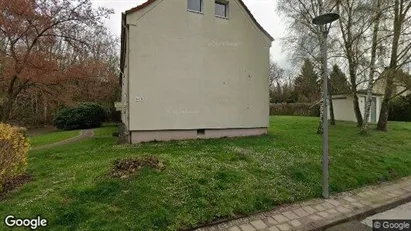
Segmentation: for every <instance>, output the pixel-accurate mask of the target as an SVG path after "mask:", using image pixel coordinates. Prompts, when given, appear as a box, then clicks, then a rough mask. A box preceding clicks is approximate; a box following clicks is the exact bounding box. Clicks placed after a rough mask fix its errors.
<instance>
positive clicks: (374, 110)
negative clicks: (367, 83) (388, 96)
mask: <svg viewBox="0 0 411 231" xmlns="http://www.w3.org/2000/svg"><path fill="white" fill-rule="evenodd" d="M357 96H358V103H359V106H360V111H361V115H362V116H364V111H365V101H366V97H367V92H365V91H359V92H358V93H357ZM382 96H383V95H382V94H376V93H373V95H372V102H371V112H370V117H369V121H368V122H370V123H377V121H378V119H379V116H380V111H381V104H382ZM353 98H354V97H353V95H352V94H336V95H333V96H332V99H333V106H334V117H335V119H336V120H342V121H353V122H357V119H356V117H355V113H354V104H353Z"/></svg>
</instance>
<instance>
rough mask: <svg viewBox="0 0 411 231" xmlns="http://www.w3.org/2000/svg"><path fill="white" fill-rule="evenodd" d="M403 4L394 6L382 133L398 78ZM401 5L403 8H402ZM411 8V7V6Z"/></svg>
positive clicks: (378, 125) (382, 112)
mask: <svg viewBox="0 0 411 231" xmlns="http://www.w3.org/2000/svg"><path fill="white" fill-rule="evenodd" d="M402 4H403V1H401V4H400V1H399V0H395V4H394V30H393V31H394V34H393V40H392V41H393V42H392V50H391V60H390V67H389V69H388V72H387V81H386V86H385V94H384V99H383V101H382V106H381V112H380V118H379V120H378V124H377V130H380V131H387V122H388V113H389V101H390V100H391V97H392V93H393V87H394V79H395V76H396V70H397V61H398V45H399V41H400V36H401V29H402V25H403V23H404V17H405V15H403V14H402V13H403V12H402V11H401V10H402V7H403V6H402ZM400 5H401V7H400ZM410 6H411V5H410Z"/></svg>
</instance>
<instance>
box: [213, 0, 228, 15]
mask: <svg viewBox="0 0 411 231" xmlns="http://www.w3.org/2000/svg"><path fill="white" fill-rule="evenodd" d="M215 15H216V16H218V17H223V18H227V17H228V2H226V1H221V0H219V1H216V2H215Z"/></svg>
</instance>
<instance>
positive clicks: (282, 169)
mask: <svg viewBox="0 0 411 231" xmlns="http://www.w3.org/2000/svg"><path fill="white" fill-rule="evenodd" d="M316 126H317V119H316V118H304V117H272V118H271V128H270V134H269V135H267V136H263V137H249V138H237V139H217V140H202V141H182V142H170V143H151V144H143V145H136V146H133V147H127V146H117V145H115V140H114V139H113V138H111V137H109V136H108V135H109V134H111V133H112V132H113V130H114V129H115V128H114V127H106V128H102V129H99V132H97V134H98V136H96V137H94V138H92V139H91V140H89V141H83V142H81V143H79V144H77V145H71V146H70V145H69V146H63V147H59V148H54V149H53V150H43V151H33V152H31V153H30V163H29V166H30V167H29V170H30V172H31V173H32V174H34V176H35V181H34V182H32V183H30V184H27V185H26V186H25V187H23V188H22V189H21V190H20V191H18V192H15V193H13V194H11V195H10V198H9V199H7V200H6V201H3V202H0V214H9V213H13V214H15V215H18V216H20V217H35V216H36V215H38V214H40V215H42V216H43V217H45V218H47V219H48V220H49V224H50V225H49V228H51V229H54V230H61V229H70V230H71V229H83V230H84V229H86V230H87V229H88V230H91V229H93V228H95V227H101V228H104V229H105V230H114V229H120V230H124V229H133V230H151V229H159V230H165V229H171V230H172V229H176V228H183V227H192V226H195V225H197V224H199V223H204V222H207V221H211V220H214V219H217V218H219V217H230V216H233V215H234V214H246V213H251V212H256V211H260V210H265V209H270V208H272V207H275V206H276V205H278V204H281V203H288V202H293V201H297V200H303V199H308V198H312V197H318V196H320V195H321V137H320V136H318V135H316V134H314V132H315V131H316ZM330 142H331V144H330V145H331V146H330V147H331V151H330V153H331V154H330V155H331V157H330V164H331V166H330V174H331V176H330V178H331V182H330V183H331V190H332V192H340V191H344V190H349V189H352V188H356V187H359V186H362V185H364V184H368V183H375V182H378V181H381V180H389V179H393V178H397V177H400V176H405V175H411V168H410V167H409V166H411V154H410V153H411V124H409V123H396V124H393V125H392V126H391V131H390V132H389V133H381V132H376V131H375V132H372V133H371V135H369V136H366V137H362V136H360V135H358V129H356V128H355V125H354V124H353V123H342V122H339V123H338V126H337V127H333V128H331V132H330ZM146 155H156V156H158V157H159V158H160V159H162V160H164V161H165V162H166V164H167V168H166V170H165V171H163V172H157V171H155V170H151V169H143V170H142V171H141V172H140V173H139V175H138V176H137V177H135V178H134V179H131V180H114V179H109V178H108V177H107V173H108V170H109V169H110V166H111V163H112V161H113V160H114V159H116V158H119V157H126V156H146Z"/></svg>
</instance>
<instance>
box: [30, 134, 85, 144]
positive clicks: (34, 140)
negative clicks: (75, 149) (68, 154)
mask: <svg viewBox="0 0 411 231" xmlns="http://www.w3.org/2000/svg"><path fill="white" fill-rule="evenodd" d="M78 135H79V130H74V131H56V132H50V133H45V134H39V135H35V136H32V137H29V141H30V145H31V147H37V146H42V145H46V144H52V143H56V142H59V141H63V140H66V139H69V138H72V137H75V136H78Z"/></svg>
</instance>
